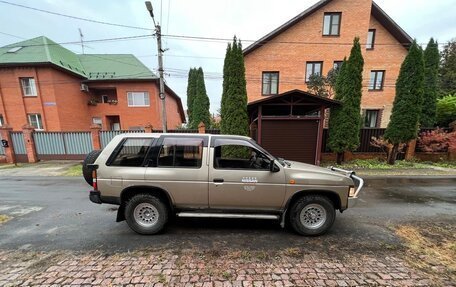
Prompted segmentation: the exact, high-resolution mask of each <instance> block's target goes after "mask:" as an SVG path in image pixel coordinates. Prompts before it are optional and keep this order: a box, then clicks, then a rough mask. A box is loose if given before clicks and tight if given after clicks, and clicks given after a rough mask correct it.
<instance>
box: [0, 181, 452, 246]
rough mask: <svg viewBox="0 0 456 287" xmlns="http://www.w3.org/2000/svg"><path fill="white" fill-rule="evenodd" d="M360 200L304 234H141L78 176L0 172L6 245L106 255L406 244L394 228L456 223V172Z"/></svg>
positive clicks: (229, 225)
mask: <svg viewBox="0 0 456 287" xmlns="http://www.w3.org/2000/svg"><path fill="white" fill-rule="evenodd" d="M366 182H367V184H366V188H365V189H364V190H363V191H362V194H361V196H360V197H361V200H360V201H359V203H358V205H357V206H356V207H354V208H352V209H350V210H347V211H345V212H344V213H343V214H340V213H338V214H337V218H336V222H335V224H334V226H333V228H332V229H331V231H330V232H329V233H328V234H326V235H324V236H320V237H301V236H298V235H296V234H294V233H292V232H291V231H288V230H286V229H285V230H284V229H281V228H280V226H279V224H278V222H275V221H267V220H265V221H262V220H238V219H236V220H234V219H233V220H228V219H177V220H175V221H173V222H171V223H170V225H169V227H168V228H167V230H166V232H165V233H163V234H160V235H155V236H141V235H137V234H136V233H134V232H133V231H131V230H130V229H129V228H128V226H127V224H126V222H125V221H124V222H120V223H116V222H115V218H116V209H117V207H116V206H112V205H107V204H103V205H97V204H93V203H91V202H90V201H89V199H88V190H89V186H88V185H87V184H86V183H85V182H84V181H83V179H80V178H72V177H8V178H7V177H0V214H6V215H9V216H12V217H13V218H12V219H11V220H10V221H8V222H7V223H4V224H1V225H0V248H6V249H24V250H45V251H47V250H56V249H69V250H77V251H90V250H101V251H104V252H113V251H132V250H137V249H144V248H152V249H162V248H193V247H198V248H222V247H231V248H239V249H267V250H273V249H278V248H289V247H304V248H312V249H315V248H318V247H324V248H326V249H328V248H329V249H331V248H336V249H338V250H340V249H344V248H345V249H347V248H348V249H357V250H359V249H366V250H368V251H372V252H376V250H382V249H384V248H385V246H386V247H388V246H389V247H390V246H396V245H397V246H399V243H398V239H397V237H396V236H394V233H393V232H392V229H391V227H392V226H395V225H397V224H409V223H410V222H415V223H416V222H418V223H419V222H426V223H430V224H432V222H437V221H440V222H450V223H451V222H453V223H454V222H455V218H456V177H453V178H451V177H447V178H444V177H442V178H436V177H434V178H415V179H405V178H404V179H400V178H388V179H367V181H366Z"/></svg>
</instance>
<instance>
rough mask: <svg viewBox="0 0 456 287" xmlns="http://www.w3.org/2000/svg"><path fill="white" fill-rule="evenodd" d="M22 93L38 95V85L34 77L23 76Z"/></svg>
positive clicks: (28, 95)
mask: <svg viewBox="0 0 456 287" xmlns="http://www.w3.org/2000/svg"><path fill="white" fill-rule="evenodd" d="M20 80H21V86H22V94H23V95H24V96H26V97H36V95H37V94H36V85H35V79H34V78H21V79H20Z"/></svg>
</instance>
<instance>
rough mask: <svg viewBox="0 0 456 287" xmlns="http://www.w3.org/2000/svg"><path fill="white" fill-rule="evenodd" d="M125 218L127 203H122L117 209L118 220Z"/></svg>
mask: <svg viewBox="0 0 456 287" xmlns="http://www.w3.org/2000/svg"><path fill="white" fill-rule="evenodd" d="M124 220H125V205H124V204H121V205H120V206H119V209H117V218H116V222H121V221H124Z"/></svg>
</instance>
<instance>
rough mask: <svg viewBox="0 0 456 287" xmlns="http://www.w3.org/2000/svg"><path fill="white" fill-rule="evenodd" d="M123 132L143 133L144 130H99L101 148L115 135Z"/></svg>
mask: <svg viewBox="0 0 456 287" xmlns="http://www.w3.org/2000/svg"><path fill="white" fill-rule="evenodd" d="M125 133H144V130H131V131H130V130H126V131H100V144H101V148H105V146H107V145H108V143H109V142H110V141H111V140H112V139H113V138H114V137H115V136H116V135H120V134H125Z"/></svg>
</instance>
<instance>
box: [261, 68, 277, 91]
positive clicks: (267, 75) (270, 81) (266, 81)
mask: <svg viewBox="0 0 456 287" xmlns="http://www.w3.org/2000/svg"><path fill="white" fill-rule="evenodd" d="M262 87H263V89H262V91H261V93H262V94H263V95H277V94H278V93H279V72H263V85H262Z"/></svg>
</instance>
